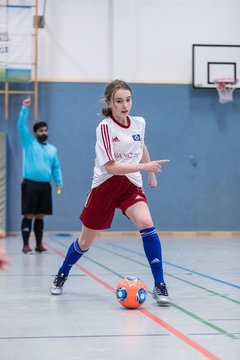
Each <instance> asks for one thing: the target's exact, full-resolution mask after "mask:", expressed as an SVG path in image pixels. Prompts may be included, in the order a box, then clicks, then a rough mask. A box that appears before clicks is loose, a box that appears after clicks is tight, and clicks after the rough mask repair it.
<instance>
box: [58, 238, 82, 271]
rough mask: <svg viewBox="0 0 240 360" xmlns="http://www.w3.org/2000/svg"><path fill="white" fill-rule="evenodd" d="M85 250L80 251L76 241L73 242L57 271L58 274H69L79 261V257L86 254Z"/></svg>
mask: <svg viewBox="0 0 240 360" xmlns="http://www.w3.org/2000/svg"><path fill="white" fill-rule="evenodd" d="M86 251H87V250H84V251H83V250H81V249H80V247H79V245H78V239H77V240H75V241H74V242H73V243H72V244H71V245H70V247H69V249H68V252H67V255H66V257H65V260H64V262H63V264H62V266H61V267H60V269H59V272H60V273H63V274H64V275H65V276H67V275H68V274H69V271H70V270H71V268H72V266H73V265H74V264H76V262H77V261H78V260H79V259H80V257H81V256H82V255H83V254H84V253H85V252H86Z"/></svg>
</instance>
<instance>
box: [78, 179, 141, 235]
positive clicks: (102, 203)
mask: <svg viewBox="0 0 240 360" xmlns="http://www.w3.org/2000/svg"><path fill="white" fill-rule="evenodd" d="M139 201H144V202H145V203H146V202H147V199H146V196H145V195H144V192H143V189H142V188H141V187H138V186H136V185H134V184H133V183H131V182H130V181H129V180H128V178H127V177H126V176H124V175H114V176H112V177H111V178H110V179H108V180H106V181H105V182H104V183H102V184H101V185H99V186H97V187H95V188H93V189H91V190H90V192H89V193H88V196H87V200H86V203H85V205H84V209H83V211H82V213H81V215H80V219H81V221H82V223H83V224H84V225H85V226H86V227H88V228H90V229H93V230H103V229H108V228H110V227H111V224H112V221H113V216H114V212H115V209H121V210H122V212H123V214H125V211H126V210H127V209H128V208H129V207H130V206H131V205H133V204H135V203H137V202H139Z"/></svg>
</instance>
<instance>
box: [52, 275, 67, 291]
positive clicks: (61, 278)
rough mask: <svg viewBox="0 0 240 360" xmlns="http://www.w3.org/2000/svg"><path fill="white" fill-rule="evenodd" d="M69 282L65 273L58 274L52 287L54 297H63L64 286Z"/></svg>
mask: <svg viewBox="0 0 240 360" xmlns="http://www.w3.org/2000/svg"><path fill="white" fill-rule="evenodd" d="M66 280H67V276H65V275H64V274H63V273H58V274H57V275H56V276H55V278H54V280H53V283H52V285H51V288H50V291H51V294H52V295H61V294H62V292H63V285H64V283H65V281H66Z"/></svg>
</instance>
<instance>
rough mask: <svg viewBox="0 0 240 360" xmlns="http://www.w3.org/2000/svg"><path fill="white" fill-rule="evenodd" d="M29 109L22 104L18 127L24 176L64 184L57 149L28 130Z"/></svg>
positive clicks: (29, 178)
mask: <svg viewBox="0 0 240 360" xmlns="http://www.w3.org/2000/svg"><path fill="white" fill-rule="evenodd" d="M28 113H29V109H28V108H26V107H25V106H22V108H21V111H20V114H19V118H18V123H17V128H18V133H19V136H20V140H21V144H22V149H23V170H22V171H23V178H24V179H28V180H33V181H41V182H50V181H51V180H52V179H53V180H54V181H55V183H56V185H57V186H62V185H63V182H62V173H61V167H60V163H59V159H58V154H57V149H56V147H55V146H53V145H51V144H48V143H46V144H41V143H40V142H39V141H38V140H37V139H36V138H35V137H34V136H32V135H31V133H30V132H29V130H28V127H27V118H28Z"/></svg>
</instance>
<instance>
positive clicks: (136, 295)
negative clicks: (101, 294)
mask: <svg viewBox="0 0 240 360" xmlns="http://www.w3.org/2000/svg"><path fill="white" fill-rule="evenodd" d="M147 293H148V289H147V286H146V284H145V282H144V281H142V280H140V279H138V278H136V277H133V276H131V277H127V278H124V279H122V280H121V281H120V282H119V283H118V285H117V287H116V297H117V301H118V302H119V304H121V305H122V306H124V307H125V308H128V309H136V308H139V307H140V306H142V304H143V303H144V302H145V300H146V298H147Z"/></svg>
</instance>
